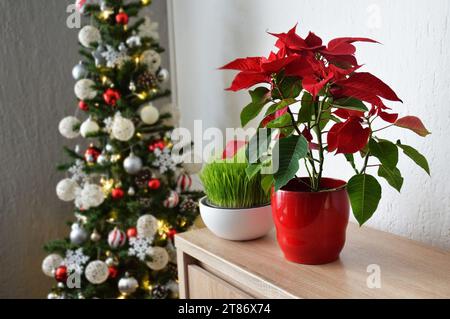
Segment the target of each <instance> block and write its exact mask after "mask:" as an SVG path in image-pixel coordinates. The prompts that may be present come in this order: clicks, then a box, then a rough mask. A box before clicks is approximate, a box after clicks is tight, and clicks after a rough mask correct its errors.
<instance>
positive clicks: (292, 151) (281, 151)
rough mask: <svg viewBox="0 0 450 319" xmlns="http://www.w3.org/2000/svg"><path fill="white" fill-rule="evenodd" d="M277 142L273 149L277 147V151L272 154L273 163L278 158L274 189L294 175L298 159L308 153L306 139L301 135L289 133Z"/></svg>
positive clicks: (283, 184) (279, 187) (277, 188)
mask: <svg viewBox="0 0 450 319" xmlns="http://www.w3.org/2000/svg"><path fill="white" fill-rule="evenodd" d="M277 144H278V145H277V148H275V149H278V152H277V154H274V155H273V158H274V159H273V163H275V161H276V159H278V169H277V170H276V173H275V175H274V179H275V191H278V190H280V189H281V187H283V186H285V185H286V184H287V183H288V182H289V181H290V180H291V179H292V178H294V177H295V174H297V171H298V169H299V161H300V159H302V158H304V157H306V155H307V154H308V141H307V140H306V139H305V138H304V137H303V136H297V135H291V136H289V137H286V138H282V139H280V140H279V141H278V143H277ZM274 166H276V165H274Z"/></svg>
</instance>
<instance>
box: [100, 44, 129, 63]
mask: <svg viewBox="0 0 450 319" xmlns="http://www.w3.org/2000/svg"><path fill="white" fill-rule="evenodd" d="M102 56H103V57H104V58H105V60H106V66H107V67H108V68H115V67H118V68H121V67H122V66H123V65H124V64H125V62H127V61H129V60H130V59H131V58H130V56H129V55H128V53H127V52H126V47H123V46H121V47H120V50H119V51H118V50H116V49H114V48H113V47H112V46H110V45H108V46H107V51H106V52H103V53H102Z"/></svg>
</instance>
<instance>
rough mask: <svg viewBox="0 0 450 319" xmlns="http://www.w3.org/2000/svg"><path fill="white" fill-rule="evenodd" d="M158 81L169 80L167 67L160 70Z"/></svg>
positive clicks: (165, 81) (164, 81)
mask: <svg viewBox="0 0 450 319" xmlns="http://www.w3.org/2000/svg"><path fill="white" fill-rule="evenodd" d="M157 77H158V81H159V82H161V83H163V84H164V83H167V81H168V80H169V71H168V70H167V69H161V70H159V72H158V75H157Z"/></svg>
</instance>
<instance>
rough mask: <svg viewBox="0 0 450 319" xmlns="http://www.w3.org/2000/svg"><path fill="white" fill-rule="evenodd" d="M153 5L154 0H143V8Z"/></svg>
mask: <svg viewBox="0 0 450 319" xmlns="http://www.w3.org/2000/svg"><path fill="white" fill-rule="evenodd" d="M151 3H152V0H141V4H142V5H143V6H148V5H150V4H151Z"/></svg>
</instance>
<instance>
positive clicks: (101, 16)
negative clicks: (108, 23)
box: [99, 9, 114, 20]
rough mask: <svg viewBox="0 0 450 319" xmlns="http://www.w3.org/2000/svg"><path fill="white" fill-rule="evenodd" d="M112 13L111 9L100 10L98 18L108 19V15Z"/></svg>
mask: <svg viewBox="0 0 450 319" xmlns="http://www.w3.org/2000/svg"><path fill="white" fill-rule="evenodd" d="M113 13H114V11H113V10H111V9H106V10H104V11H102V12H101V13H100V14H99V16H100V19H102V20H108V19H109V17H110V16H111V15H112V14H113Z"/></svg>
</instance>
